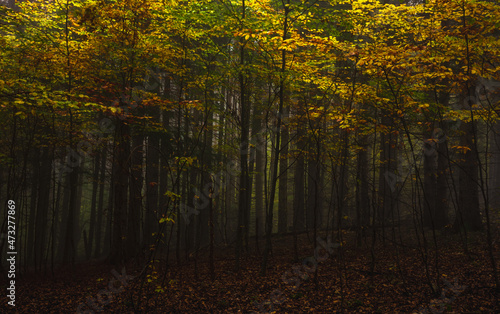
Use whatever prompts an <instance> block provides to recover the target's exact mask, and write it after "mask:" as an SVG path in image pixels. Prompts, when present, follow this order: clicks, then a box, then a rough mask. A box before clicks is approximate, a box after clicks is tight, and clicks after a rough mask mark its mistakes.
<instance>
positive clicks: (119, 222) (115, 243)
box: [110, 119, 130, 264]
mask: <svg viewBox="0 0 500 314" xmlns="http://www.w3.org/2000/svg"><path fill="white" fill-rule="evenodd" d="M129 157H130V128H129V126H128V125H127V124H126V123H125V122H124V121H122V120H120V119H117V123H116V135H115V153H114V163H115V168H114V171H115V172H114V175H113V181H112V182H113V189H114V193H113V194H114V206H113V220H112V221H113V232H112V240H111V242H112V246H111V252H110V262H111V263H112V264H119V263H121V262H123V261H125V259H126V252H125V241H124V239H125V238H126V232H127V220H126V214H127V208H128V206H127V205H128V187H129V169H130V160H129Z"/></svg>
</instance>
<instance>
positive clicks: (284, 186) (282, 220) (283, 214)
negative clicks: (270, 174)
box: [278, 109, 289, 234]
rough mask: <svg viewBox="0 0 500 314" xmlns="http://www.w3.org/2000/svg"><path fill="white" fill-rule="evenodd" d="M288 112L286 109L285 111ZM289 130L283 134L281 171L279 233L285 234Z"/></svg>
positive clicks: (286, 223) (285, 129)
mask: <svg viewBox="0 0 500 314" xmlns="http://www.w3.org/2000/svg"><path fill="white" fill-rule="evenodd" d="M285 110H286V109H285ZM288 137H289V136H288V128H287V127H283V130H282V133H281V144H282V148H281V154H282V155H281V158H280V169H279V192H278V193H279V196H278V199H279V202H278V233H280V234H284V233H286V232H287V229H288V221H287V218H288V169H287V168H288Z"/></svg>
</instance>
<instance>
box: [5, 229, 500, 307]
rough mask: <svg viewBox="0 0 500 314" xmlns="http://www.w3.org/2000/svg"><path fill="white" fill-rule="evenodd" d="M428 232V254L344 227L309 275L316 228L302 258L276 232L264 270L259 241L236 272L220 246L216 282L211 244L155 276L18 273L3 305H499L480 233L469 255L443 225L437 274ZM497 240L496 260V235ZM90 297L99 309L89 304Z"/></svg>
mask: <svg viewBox="0 0 500 314" xmlns="http://www.w3.org/2000/svg"><path fill="white" fill-rule="evenodd" d="M496 230H497V231H496V233H495V239H499V235H498V229H496ZM388 234H390V232H389V231H388ZM406 236H408V237H409V236H410V235H408V234H407V235H406ZM426 236H427V243H428V246H429V248H428V251H427V254H423V250H422V249H421V248H420V249H419V246H418V244H417V243H416V242H415V240H413V242H411V241H410V240H407V239H403V241H404V242H403V243H404V245H396V244H393V243H392V244H391V241H389V240H387V241H386V244H385V245H384V244H383V243H382V241H381V240H377V242H376V244H375V249H374V250H371V238H367V239H366V241H363V243H362V245H361V246H360V247H357V246H356V245H355V244H356V243H355V235H354V233H352V232H348V231H346V232H344V234H343V240H344V243H343V245H342V247H341V248H340V249H335V250H333V251H331V254H330V253H327V252H326V251H325V250H323V249H320V250H318V251H317V252H318V254H319V256H320V259H321V257H322V258H323V260H322V261H320V262H319V263H318V264H317V267H314V264H313V263H311V261H312V260H313V259H310V263H308V264H307V265H306V267H305V268H307V267H308V269H309V270H310V271H311V272H310V273H307V272H306V271H304V270H305V268H304V267H302V266H301V265H302V261H304V260H305V259H306V258H307V257H312V256H314V251H315V249H314V247H313V245H314V244H313V241H312V240H313V238H312V233H310V234H302V235H300V236H299V237H298V247H299V252H298V253H299V261H298V262H297V261H294V259H293V256H294V251H293V236H292V235H286V236H276V237H274V238H273V254H272V256H271V257H270V260H269V265H268V269H267V276H266V277H262V276H260V265H261V260H262V257H261V256H260V255H259V254H257V253H256V249H255V242H254V240H253V239H252V242H251V243H250V245H249V246H250V248H249V252H248V253H243V257H242V258H241V271H240V272H239V273H235V272H234V271H233V270H234V264H235V260H234V248H225V249H221V248H218V249H217V250H216V251H215V254H214V256H215V267H214V268H215V279H214V280H213V281H211V280H210V275H209V262H208V250H203V251H200V253H199V254H198V257H197V260H198V262H197V263H195V261H194V260H193V258H194V257H191V259H190V261H188V262H186V261H185V260H184V259H182V260H181V265H176V264H177V263H175V262H173V263H172V262H171V263H170V264H173V265H172V266H169V267H168V268H167V269H165V265H164V264H165V262H161V263H156V264H153V265H151V267H152V269H151V270H152V271H153V272H152V273H151V272H150V274H151V275H150V276H149V277H141V276H139V273H140V272H141V268H140V267H138V265H135V266H134V263H133V262H132V263H130V264H129V265H127V266H126V271H125V272H126V273H127V275H128V276H135V278H134V279H132V278H128V277H126V276H125V275H124V273H123V272H122V271H123V269H117V271H115V270H114V268H113V267H112V266H110V265H108V264H106V263H103V262H101V263H84V264H78V265H76V266H72V267H66V268H61V269H59V270H57V271H55V272H54V274H51V273H49V274H41V275H40V274H39V275H24V276H23V278H21V279H19V280H17V281H16V306H15V309H14V308H12V307H10V306H9V307H7V301H8V300H7V298H6V296H5V294H6V293H5V291H7V290H6V284H5V283H4V281H2V291H4V293H2V295H1V296H0V303H1V304H0V312H1V313H8V311H9V312H18V313H75V312H77V313H78V312H80V313H93V312H100V310H99V307H101V308H102V312H104V313H134V312H136V313H146V312H147V313H224V312H228V313H251V312H256V313H264V312H272V311H276V312H277V313H309V312H311V313H333V312H344V313H419V311H420V313H500V305H499V294H498V292H496V291H495V289H494V279H493V276H492V268H491V264H490V257H489V255H488V251H487V246H486V243H485V241H484V235H482V234H474V233H470V234H469V235H468V236H469V237H468V238H469V239H468V240H469V241H468V243H469V244H468V247H469V254H464V250H463V246H462V242H461V240H460V237H459V236H458V235H451V234H442V233H439V235H438V237H439V240H438V251H439V254H438V259H437V264H438V269H439V271H438V272H436V259H435V257H436V250H435V248H434V245H433V241H432V234H431V233H430V232H429V233H428V234H427V235H426ZM413 237H415V236H413ZM399 240H400V237H399V236H398V237H397V242H399ZM408 243H413V244H411V245H410V244H408ZM263 245H264V241H260V246H261V248H262V247H263ZM323 245H324V243H323ZM420 247H421V246H420ZM494 247H495V252H496V256H495V258H496V260H497V263H498V261H499V260H500V255H499V254H498V253H499V252H500V243H498V242H495V243H494ZM372 253H373V255H372ZM316 256H318V255H316ZM372 256H374V257H375V267H374V271H373V272H371V265H372ZM425 256H427V261H428V263H427V264H428V271H426V266H425V263H424V261H423V258H424V257H425ZM195 264H196V267H195ZM497 266H498V265H497ZM314 271H316V272H314ZM315 273H316V276H317V277H316V278H317V281H315V280H314V276H315ZM427 274H428V276H429V278H430V283H429V280H428V279H427V278H428V277H427ZM2 277H3V278H5V277H6V276H2ZM3 278H2V280H3ZM115 278H118V279H115ZM142 278H144V280H142ZM120 281H121V282H120ZM120 286H125V287H124V288H119V287H120ZM431 287H432V288H431ZM121 289H123V290H121ZM432 289H433V290H434V291H435V292H434V293H433V292H432ZM439 289H440V290H441V291H438V290H439ZM110 291H114V292H110ZM139 291H142V293H141V297H140V300H141V302H140V305H139V304H138V300H139V297H138V292H139ZM108 297H111V299H107V298H108ZM92 299H93V300H94V301H95V305H94V306H95V309H97V310H95V309H94V310H95V311H90V310H89V307H88V306H87V305H83V303H85V302H87V301H88V300H92ZM134 307H135V310H134ZM425 309H427V312H426V311H425Z"/></svg>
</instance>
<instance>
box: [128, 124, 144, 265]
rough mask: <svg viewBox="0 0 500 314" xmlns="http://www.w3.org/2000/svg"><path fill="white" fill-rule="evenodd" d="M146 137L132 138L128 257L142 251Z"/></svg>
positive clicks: (135, 136)
mask: <svg viewBox="0 0 500 314" xmlns="http://www.w3.org/2000/svg"><path fill="white" fill-rule="evenodd" d="M143 144H144V136H142V135H139V134H136V135H134V136H133V137H132V152H131V167H130V202H129V206H128V216H127V219H128V223H127V227H128V230H127V256H129V257H132V256H136V255H137V254H138V253H139V250H140V230H141V212H142V184H143V183H142V181H143V176H142V170H143V156H144V147H143Z"/></svg>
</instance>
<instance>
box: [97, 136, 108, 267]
mask: <svg viewBox="0 0 500 314" xmlns="http://www.w3.org/2000/svg"><path fill="white" fill-rule="evenodd" d="M106 160H107V145H106V146H104V148H103V151H102V154H101V164H100V165H99V169H100V170H99V171H100V177H99V201H98V205H97V213H98V214H97V223H96V228H95V250H94V257H95V258H98V257H99V256H100V255H101V244H102V242H103V241H102V221H103V217H104V216H105V213H104V190H105V187H106ZM109 193H111V190H110V191H109Z"/></svg>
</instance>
